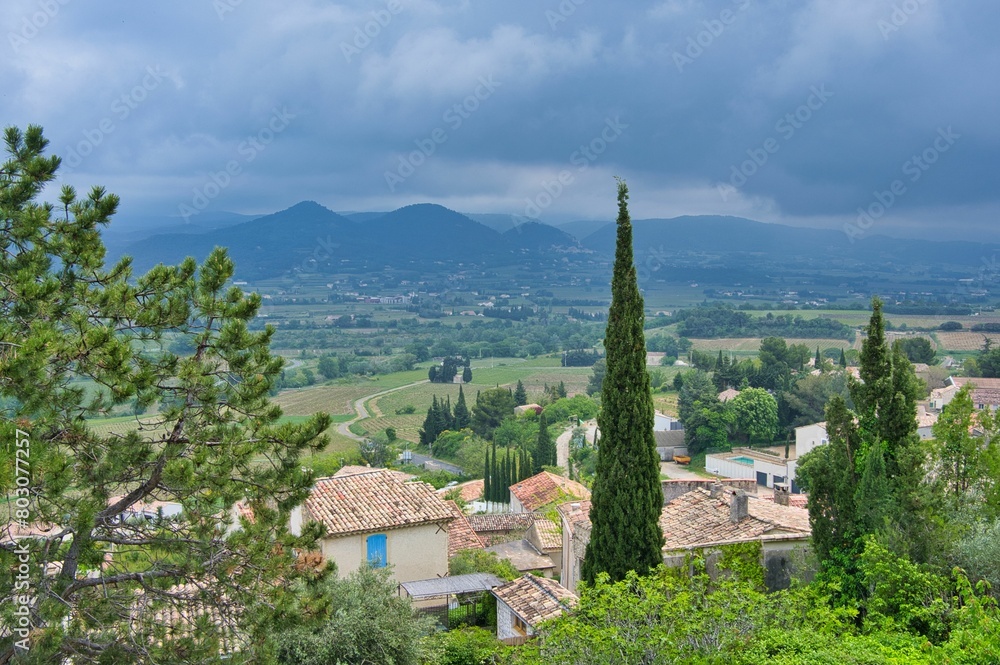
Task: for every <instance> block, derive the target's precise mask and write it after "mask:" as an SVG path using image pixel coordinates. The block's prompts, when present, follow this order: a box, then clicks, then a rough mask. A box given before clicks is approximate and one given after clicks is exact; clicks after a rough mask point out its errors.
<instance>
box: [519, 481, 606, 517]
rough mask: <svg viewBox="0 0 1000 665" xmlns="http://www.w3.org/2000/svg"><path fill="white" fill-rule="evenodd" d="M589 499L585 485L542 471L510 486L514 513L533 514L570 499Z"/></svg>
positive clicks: (588, 492) (588, 491)
mask: <svg viewBox="0 0 1000 665" xmlns="http://www.w3.org/2000/svg"><path fill="white" fill-rule="evenodd" d="M589 498H590V490H589V489H587V488H586V487H585V486H584V485H581V484H580V483H578V482H576V481H575V480H570V479H569V478H564V477H562V476H559V475H556V474H554V473H552V472H550V471H542V472H541V473H537V474H535V475H533V476H531V477H530V478H525V479H524V480H522V481H521V482H519V483H514V484H513V485H511V486H510V510H511V512H514V513H531V512H536V511H540V510H542V509H543V508H545V507H546V506H549V505H552V504H556V503H562V502H564V501H568V500H570V499H589Z"/></svg>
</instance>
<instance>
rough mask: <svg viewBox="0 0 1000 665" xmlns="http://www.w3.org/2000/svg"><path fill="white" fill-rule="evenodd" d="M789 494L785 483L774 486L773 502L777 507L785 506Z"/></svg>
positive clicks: (787, 502)
mask: <svg viewBox="0 0 1000 665" xmlns="http://www.w3.org/2000/svg"><path fill="white" fill-rule="evenodd" d="M790 494H791V493H790V492H789V491H788V484H787V483H775V484H774V502H775V503H776V504H778V505H779V506H787V505H788V504H789V497H790Z"/></svg>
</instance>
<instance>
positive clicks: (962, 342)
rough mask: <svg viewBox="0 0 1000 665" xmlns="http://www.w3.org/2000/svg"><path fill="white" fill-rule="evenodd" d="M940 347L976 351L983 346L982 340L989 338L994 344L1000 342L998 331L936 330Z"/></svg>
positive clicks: (948, 349)
mask: <svg viewBox="0 0 1000 665" xmlns="http://www.w3.org/2000/svg"><path fill="white" fill-rule="evenodd" d="M935 336H936V337H937V339H938V342H939V344H940V348H941V349H943V350H945V351H978V350H980V349H981V348H983V342H984V341H985V340H986V339H987V338H989V340H990V343H991V344H992V345H993V346H996V345H997V344H998V343H1000V334H998V333H979V332H967V331H961V330H957V331H954V332H943V331H942V332H937V333H935Z"/></svg>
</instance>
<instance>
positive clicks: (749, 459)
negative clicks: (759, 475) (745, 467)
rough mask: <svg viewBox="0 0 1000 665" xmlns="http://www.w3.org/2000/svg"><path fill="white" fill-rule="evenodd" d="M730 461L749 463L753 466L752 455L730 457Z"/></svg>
mask: <svg viewBox="0 0 1000 665" xmlns="http://www.w3.org/2000/svg"><path fill="white" fill-rule="evenodd" d="M729 461H730V462H739V463H740V464H749V465H750V466H753V458H752V457H730V458H729Z"/></svg>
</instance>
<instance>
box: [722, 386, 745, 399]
mask: <svg viewBox="0 0 1000 665" xmlns="http://www.w3.org/2000/svg"><path fill="white" fill-rule="evenodd" d="M739 394H740V391H739V390H734V389H733V388H727V389H726V390H723V391H722V392H721V393H719V401H720V402H728V401H729V400H731V399H735V398H736V396H737V395H739Z"/></svg>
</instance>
